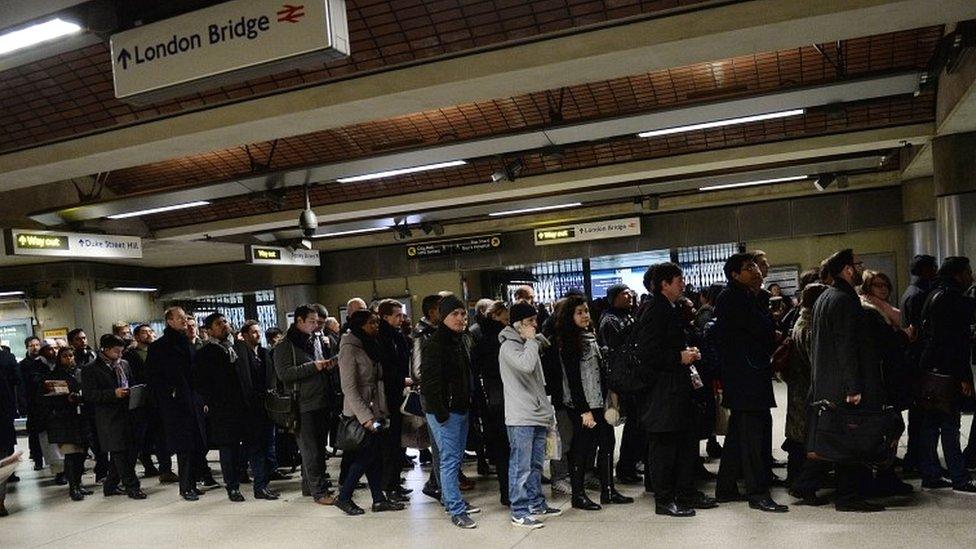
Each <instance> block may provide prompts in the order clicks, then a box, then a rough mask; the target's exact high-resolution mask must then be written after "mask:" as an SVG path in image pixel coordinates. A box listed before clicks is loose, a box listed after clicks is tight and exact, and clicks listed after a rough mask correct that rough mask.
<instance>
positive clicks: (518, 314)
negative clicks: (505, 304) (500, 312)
mask: <svg viewBox="0 0 976 549" xmlns="http://www.w3.org/2000/svg"><path fill="white" fill-rule="evenodd" d="M537 314H539V311H537V310H535V307H533V306H532V305H529V304H528V303H525V302H519V303H516V304H515V305H512V308H511V309H509V310H508V319H509V321H511V323H512V324H515V323H516V322H518V321H520V320H525V319H526V318H530V317H533V316H536V315H537Z"/></svg>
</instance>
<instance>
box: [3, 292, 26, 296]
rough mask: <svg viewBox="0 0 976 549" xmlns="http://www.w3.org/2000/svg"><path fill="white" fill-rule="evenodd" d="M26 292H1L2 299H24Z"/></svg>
mask: <svg viewBox="0 0 976 549" xmlns="http://www.w3.org/2000/svg"><path fill="white" fill-rule="evenodd" d="M24 295H25V294H24V292H0V297H23V296H24Z"/></svg>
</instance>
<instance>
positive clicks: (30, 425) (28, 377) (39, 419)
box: [21, 356, 51, 433]
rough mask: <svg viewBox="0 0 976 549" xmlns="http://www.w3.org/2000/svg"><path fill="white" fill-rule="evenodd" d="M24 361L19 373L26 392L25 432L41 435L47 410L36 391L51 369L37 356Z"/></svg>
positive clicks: (45, 422) (45, 428) (45, 426)
mask: <svg viewBox="0 0 976 549" xmlns="http://www.w3.org/2000/svg"><path fill="white" fill-rule="evenodd" d="M25 360H26V362H23V363H21V373H22V375H23V376H24V386H25V387H26V390H27V431H28V432H30V433H42V432H44V431H45V430H47V410H46V409H45V404H44V401H42V400H41V399H40V397H39V396H38V391H39V390H40V385H41V383H42V382H43V381H44V379H45V378H47V376H48V375H50V374H51V368H50V367H48V365H47V363H46V362H44V360H43V359H42V358H41V357H39V356H38V357H37V358H34V359H25Z"/></svg>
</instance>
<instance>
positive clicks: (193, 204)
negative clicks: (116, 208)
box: [108, 200, 210, 219]
mask: <svg viewBox="0 0 976 549" xmlns="http://www.w3.org/2000/svg"><path fill="white" fill-rule="evenodd" d="M207 204H210V202H209V201H207V200H198V201H197V202H187V203H185V204H173V205H172V206H160V207H158V208H150V209H148V210H139V211H137V212H126V213H120V214H115V215H110V216H108V218H109V219H125V218H127V217H139V216H140V215H148V214H154V213H160V212H171V211H173V210H183V209H186V208H196V207H199V206H206V205H207Z"/></svg>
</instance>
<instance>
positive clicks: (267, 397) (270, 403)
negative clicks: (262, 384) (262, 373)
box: [262, 344, 302, 433]
mask: <svg viewBox="0 0 976 549" xmlns="http://www.w3.org/2000/svg"><path fill="white" fill-rule="evenodd" d="M290 345H291V346H292V347H291V358H292V362H297V361H298V357H297V355H296V354H295V346H294V344H290ZM274 377H275V378H276V379H275V381H276V382H277V381H278V380H277V375H275V376H274ZM277 385H278V383H274V388H273V389H268V391H267V392H266V393H264V396H263V397H262V398H263V404H264V410H265V411H266V412H267V413H268V419H270V420H271V422H272V423H274V424H275V425H277V426H278V427H281V428H282V429H283V430H284V431H285V432H286V433H296V432H298V429H299V424H300V423H301V417H302V412H301V407H300V406H299V404H298V384H297V383H296V384H295V385H294V387H293V388H292V391H291V392H290V393H285V392H284V391H279V390H278V387H277Z"/></svg>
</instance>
